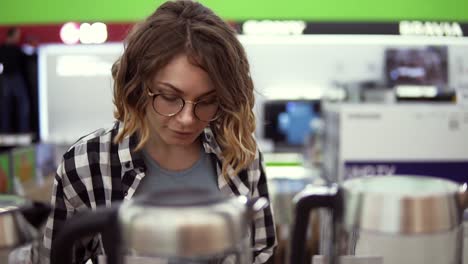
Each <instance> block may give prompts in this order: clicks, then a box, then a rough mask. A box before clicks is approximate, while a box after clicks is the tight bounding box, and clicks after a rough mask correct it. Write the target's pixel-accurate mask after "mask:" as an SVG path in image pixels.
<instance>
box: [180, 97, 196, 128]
mask: <svg viewBox="0 0 468 264" xmlns="http://www.w3.org/2000/svg"><path fill="white" fill-rule="evenodd" d="M194 107H195V106H194V104H193V103H192V102H186V103H185V105H184V107H183V108H182V110H181V111H180V112H179V113H178V114H177V115H176V118H177V120H179V122H181V123H185V124H187V123H192V122H194V121H196V120H197V118H196V117H195V113H194Z"/></svg>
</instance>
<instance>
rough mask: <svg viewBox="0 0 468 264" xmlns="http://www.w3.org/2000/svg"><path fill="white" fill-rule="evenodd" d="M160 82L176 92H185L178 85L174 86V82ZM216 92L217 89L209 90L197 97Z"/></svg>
mask: <svg viewBox="0 0 468 264" xmlns="http://www.w3.org/2000/svg"><path fill="white" fill-rule="evenodd" d="M158 84H161V85H163V86H165V87H168V88H171V89H172V90H174V91H175V92H177V93H179V94H184V92H183V91H182V90H181V89H179V88H177V87H176V86H174V85H172V84H170V83H168V82H158ZM215 92H216V90H211V91H208V92H206V93H203V94H201V95H199V96H197V98H199V97H204V96H207V95H211V94H214V93H215Z"/></svg>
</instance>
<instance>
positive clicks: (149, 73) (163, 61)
mask: <svg viewBox="0 0 468 264" xmlns="http://www.w3.org/2000/svg"><path fill="white" fill-rule="evenodd" d="M112 74H113V77H114V81H115V84H114V104H115V106H116V110H115V118H116V120H117V121H116V122H115V124H114V125H113V126H112V127H111V128H109V129H101V130H98V131H96V132H93V133H92V134H90V135H87V136H85V137H83V138H81V139H80V140H79V141H78V142H76V143H75V144H74V145H73V146H72V147H71V148H70V149H69V150H68V151H67V152H66V153H65V154H64V156H63V162H62V163H61V165H60V166H59V168H58V169H57V175H56V177H55V183H54V188H53V197H52V203H53V205H54V206H55V209H54V211H53V212H52V214H51V216H50V218H49V220H48V222H47V225H46V229H45V237H44V240H43V246H42V250H41V251H40V254H39V256H40V258H41V260H42V262H43V263H48V261H49V256H50V249H51V244H52V241H53V239H54V237H55V236H56V234H57V232H58V231H59V230H60V226H61V225H62V224H63V223H64V221H66V220H67V219H68V218H70V217H72V216H73V215H74V214H75V213H76V212H79V211H81V210H88V209H90V208H91V209H95V208H96V207H98V206H109V205H110V204H111V203H113V202H114V201H121V200H129V199H132V197H135V196H138V195H140V194H142V193H145V192H150V191H151V192H154V191H159V190H170V189H173V188H190V187H196V188H205V189H206V190H208V191H212V192H221V193H223V194H226V195H246V196H248V197H251V198H254V197H258V196H263V197H267V198H268V189H267V183H266V177H265V171H264V167H263V164H262V155H261V153H260V152H259V150H258V148H257V145H256V142H255V139H254V137H253V133H254V130H255V118H254V114H253V112H252V108H253V106H254V94H253V92H254V91H253V90H254V88H253V83H252V80H251V78H250V72H249V64H248V61H247V58H246V54H245V51H244V49H243V47H242V45H241V44H240V42H239V41H238V39H237V38H236V35H235V32H234V31H233V29H231V27H230V26H229V25H228V24H226V23H225V22H223V20H221V19H220V18H219V17H218V16H217V15H215V14H214V13H213V12H212V11H211V10H210V9H208V8H206V7H204V6H203V5H201V4H199V3H196V2H192V1H173V2H166V3H164V4H162V5H161V6H160V7H159V8H158V9H157V10H156V11H155V12H154V13H153V14H152V15H150V16H149V17H148V18H147V19H146V20H144V21H143V22H141V23H140V24H138V25H137V26H136V27H135V28H134V29H133V31H132V32H130V34H129V35H128V37H127V39H126V42H125V49H124V53H123V55H122V56H121V57H120V59H119V60H118V61H117V62H116V63H115V64H114V67H113V69H112ZM90 96H91V95H90ZM90 118H92V117H90ZM211 157H213V158H211ZM181 179H182V180H181ZM252 230H253V232H252V234H251V235H252V236H253V238H252V251H253V256H254V260H253V263H265V262H266V261H267V260H268V259H269V258H270V256H271V255H272V253H273V248H274V247H275V245H276V237H275V228H274V221H273V215H272V212H271V208H270V207H267V208H266V209H264V210H263V211H261V212H260V213H259V215H258V216H257V218H256V220H255V222H254V223H252ZM101 246H102V244H101V243H100V241H99V238H98V237H94V238H90V239H89V240H83V241H81V243H80V245H77V246H76V247H75V252H74V258H75V261H76V263H83V262H84V261H85V260H87V259H90V258H95V257H96V255H98V254H100V253H101V252H102V250H101ZM33 257H34V256H33Z"/></svg>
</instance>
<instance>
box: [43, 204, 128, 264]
mask: <svg viewBox="0 0 468 264" xmlns="http://www.w3.org/2000/svg"><path fill="white" fill-rule="evenodd" d="M117 213H118V208H117V207H111V208H99V209H98V210H96V211H86V212H81V213H79V214H78V215H75V216H73V217H72V218H70V219H68V220H67V221H66V222H65V223H64V224H63V226H62V227H61V228H60V230H59V231H58V234H57V237H56V238H55V239H54V240H53V241H52V249H51V262H50V263H51V264H65V263H73V261H72V256H73V254H72V252H73V245H74V243H75V242H76V241H77V240H79V239H80V238H84V237H87V236H92V235H97V234H98V233H100V234H101V236H102V239H103V244H104V249H105V251H106V255H107V263H113V264H114V263H115V264H121V263H122V259H121V254H119V252H120V233H119V228H118V223H117Z"/></svg>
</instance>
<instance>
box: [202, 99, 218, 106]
mask: <svg viewBox="0 0 468 264" xmlns="http://www.w3.org/2000/svg"><path fill="white" fill-rule="evenodd" d="M216 102H217V100H216V98H208V99H203V100H200V101H198V103H199V104H203V105H210V104H215V103H216Z"/></svg>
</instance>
